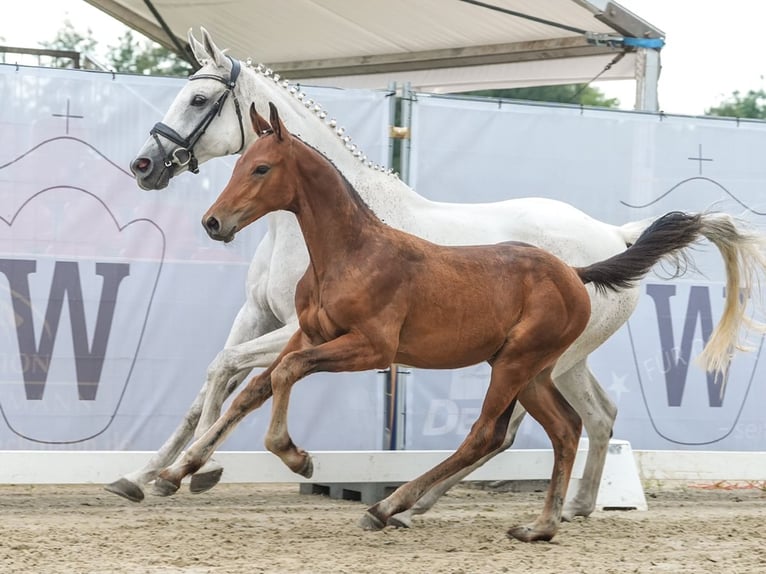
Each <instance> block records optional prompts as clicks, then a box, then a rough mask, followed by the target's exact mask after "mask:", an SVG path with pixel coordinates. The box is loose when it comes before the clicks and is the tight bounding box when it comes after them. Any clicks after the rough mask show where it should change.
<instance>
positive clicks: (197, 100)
mask: <svg viewBox="0 0 766 574" xmlns="http://www.w3.org/2000/svg"><path fill="white" fill-rule="evenodd" d="M206 103H207V98H206V97H205V96H203V95H202V94H195V95H194V97H193V98H192V101H191V105H193V106H204V105H205V104H206Z"/></svg>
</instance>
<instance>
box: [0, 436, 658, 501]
mask: <svg viewBox="0 0 766 574" xmlns="http://www.w3.org/2000/svg"><path fill="white" fill-rule="evenodd" d="M586 451H587V442H586V441H585V440H583V441H582V442H581V444H580V448H579V450H578V454H577V458H576V460H575V466H574V469H573V473H572V479H573V481H574V480H577V479H578V478H579V477H581V476H582V470H583V467H584V464H585V455H586ZM152 454H153V453H151V452H136V451H131V452H119V451H21V450H20V451H0V484H92V483H96V484H98V483H101V484H106V483H109V482H111V481H113V480H115V479H116V478H118V477H119V476H121V475H123V474H125V473H127V472H129V471H132V470H134V469H135V468H138V467H140V466H141V465H143V464H144V463H145V462H146V461H147V460H148V459H149V458H150V457H151V456H152ZM450 454H451V451H374V452H372V451H364V452H360V451H322V452H313V453H312V458H313V463H314V474H313V476H312V477H311V479H305V478H303V477H301V476H298V475H296V474H294V473H292V472H291V471H290V470H288V469H287V467H285V466H284V464H283V463H282V462H281V461H280V460H279V459H278V458H277V457H276V456H274V455H273V454H271V453H269V452H225V451H224V452H218V453H216V458H217V460H218V461H219V462H220V463H221V464H223V466H224V469H225V470H224V474H223V478H222V481H223V482H239V483H248V482H288V483H324V484H329V483H388V484H391V483H394V484H395V483H400V482H406V481H408V480H411V479H412V478H414V477H415V476H417V475H419V474H421V473H423V472H425V471H426V470H428V469H429V468H431V467H433V466H434V465H436V464H438V463H439V462H440V461H442V460H444V458H446V457H447V456H449V455H450ZM552 467H553V452H552V451H551V450H512V449H511V450H508V451H506V452H504V453H501V454H500V455H498V456H496V457H495V458H494V459H492V460H491V461H489V462H488V463H487V464H485V465H484V466H482V467H481V468H478V469H477V470H476V471H474V472H473V473H471V474H470V475H469V476H468V477H467V480H484V481H491V480H541V479H548V478H550V472H551V468H552ZM597 506H598V507H621V508H622V507H629V508H637V509H639V510H645V509H646V500H645V498H644V493H643V490H642V488H641V482H640V479H639V476H638V471H637V469H636V464H635V460H634V458H633V454H632V451H631V449H630V444H629V443H628V442H627V441H617V440H615V441H612V442H611V443H610V448H609V454H608V455H607V461H606V466H605V469H604V476H603V479H602V482H601V488H600V490H599V496H598V500H597Z"/></svg>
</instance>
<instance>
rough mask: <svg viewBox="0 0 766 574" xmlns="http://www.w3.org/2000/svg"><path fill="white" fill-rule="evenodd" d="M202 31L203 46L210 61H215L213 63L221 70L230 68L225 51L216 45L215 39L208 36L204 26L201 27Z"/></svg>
mask: <svg viewBox="0 0 766 574" xmlns="http://www.w3.org/2000/svg"><path fill="white" fill-rule="evenodd" d="M200 30H202V44H203V46H204V50H205V52H206V53H207V55H208V56H209V57H210V59H211V60H213V62H215V64H216V65H217V66H218V67H219V68H226V67H228V63H229V60H227V59H226V56H224V54H223V51H222V50H221V49H220V48H219V47H218V46H216V45H215V43H214V42H213V39H212V38H211V37H210V34H208V31H207V30H205V28H203V27H202V26H200Z"/></svg>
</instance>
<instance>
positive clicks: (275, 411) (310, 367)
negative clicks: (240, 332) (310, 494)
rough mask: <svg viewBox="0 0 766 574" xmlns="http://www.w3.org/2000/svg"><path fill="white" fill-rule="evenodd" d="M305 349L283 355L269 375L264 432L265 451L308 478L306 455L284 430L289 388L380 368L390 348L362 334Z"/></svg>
mask: <svg viewBox="0 0 766 574" xmlns="http://www.w3.org/2000/svg"><path fill="white" fill-rule="evenodd" d="M304 343H305V345H304V348H302V349H300V350H297V351H294V352H291V353H289V354H287V355H285V357H284V359H283V360H282V361H281V362H280V363H279V365H278V366H277V367H276V368H275V369H274V372H273V373H272V375H271V388H272V391H273V393H274V400H273V402H272V406H271V421H270V423H269V428H268V430H267V431H266V438H265V441H264V442H265V445H266V448H267V449H269V450H270V451H271V452H273V453H274V454H276V455H277V456H278V457H279V458H281V459H282V462H284V463H285V464H286V465H287V466H288V467H289V468H290V470H292V471H293V472H296V473H298V474H300V475H301V476H304V477H306V478H310V477H311V474H312V473H313V465H312V462H311V457H310V456H309V454H308V453H307V452H306V451H305V450H303V449H301V448H298V447H297V446H295V443H293V441H292V439H291V438H290V434H289V432H288V430H287V409H288V404H289V401H290V390H291V389H292V386H293V385H294V384H295V383H296V382H298V381H299V380H300V379H302V378H303V377H305V376H306V375H310V374H311V373H316V372H322V371H324V372H342V371H366V370H368V369H374V368H381V367H382V366H384V365H388V364H390V362H391V361H392V360H393V349H391V350H390V352H386V351H385V350H382V349H380V348H376V347H375V346H374V345H373V344H371V343H370V342H369V340H368V339H367V338H366V337H364V336H363V335H361V334H359V333H357V332H352V333H347V334H345V335H342V336H341V337H338V338H337V339H333V340H332V341H329V342H327V343H322V344H321V345H317V346H316V347H313V346H309V343H308V341H304Z"/></svg>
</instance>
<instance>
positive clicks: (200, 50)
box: [186, 28, 210, 66]
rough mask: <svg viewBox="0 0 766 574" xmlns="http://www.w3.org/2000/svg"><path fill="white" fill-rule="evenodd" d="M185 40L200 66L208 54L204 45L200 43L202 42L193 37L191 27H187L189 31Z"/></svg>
mask: <svg viewBox="0 0 766 574" xmlns="http://www.w3.org/2000/svg"><path fill="white" fill-rule="evenodd" d="M186 40H187V41H188V42H189V48H191V51H192V54H194V58H195V59H196V60H197V63H198V64H199V65H201V66H202V65H204V64H205V62H207V60H208V59H209V57H210V56H208V54H207V52H206V51H205V46H203V45H202V42H200V41H199V40H197V38H195V37H194V34H193V33H192V29H191V28H189V31H188V32H187V34H186Z"/></svg>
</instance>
